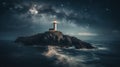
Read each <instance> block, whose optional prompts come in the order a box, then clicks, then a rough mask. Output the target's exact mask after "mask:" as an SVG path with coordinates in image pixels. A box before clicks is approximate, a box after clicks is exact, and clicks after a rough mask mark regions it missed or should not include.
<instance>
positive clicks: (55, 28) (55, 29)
mask: <svg viewBox="0 0 120 67" xmlns="http://www.w3.org/2000/svg"><path fill="white" fill-rule="evenodd" d="M53 30H54V31H57V21H56V20H55V21H54V22H53Z"/></svg>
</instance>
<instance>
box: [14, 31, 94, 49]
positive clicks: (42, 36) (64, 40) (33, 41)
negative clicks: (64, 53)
mask: <svg viewBox="0 0 120 67" xmlns="http://www.w3.org/2000/svg"><path fill="white" fill-rule="evenodd" d="M15 42H16V43H23V44H24V45H41V46H47V45H55V46H61V47H70V46H74V47H75V48H77V49H80V48H87V49H91V48H94V47H93V46H92V45H91V44H89V43H86V42H83V41H81V40H79V39H77V38H76V37H71V36H68V35H64V34H62V32H60V31H51V32H50V31H47V32H45V33H39V34H36V35H33V36H29V37H18V38H17V39H16V40H15Z"/></svg>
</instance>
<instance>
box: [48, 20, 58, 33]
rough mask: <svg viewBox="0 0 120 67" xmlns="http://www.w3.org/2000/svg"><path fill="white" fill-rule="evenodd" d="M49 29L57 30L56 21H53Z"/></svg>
mask: <svg viewBox="0 0 120 67" xmlns="http://www.w3.org/2000/svg"><path fill="white" fill-rule="evenodd" d="M49 31H57V21H56V20H54V21H53V28H50V29H49Z"/></svg>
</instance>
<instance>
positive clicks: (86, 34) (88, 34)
mask: <svg viewBox="0 0 120 67" xmlns="http://www.w3.org/2000/svg"><path fill="white" fill-rule="evenodd" d="M78 35H80V36H97V35H98V34H95V33H89V32H80V33H78Z"/></svg>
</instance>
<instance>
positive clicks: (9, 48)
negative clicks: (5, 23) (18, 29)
mask: <svg viewBox="0 0 120 67" xmlns="http://www.w3.org/2000/svg"><path fill="white" fill-rule="evenodd" d="M87 42H89V43H91V44H92V45H93V46H95V47H97V49H75V48H74V47H69V48H61V47H58V46H46V47H42V46H24V45H22V44H16V43H14V42H13V41H8V40H1V41H0V67H11V66H12V67H120V64H119V63H120V42H119V41H87Z"/></svg>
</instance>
